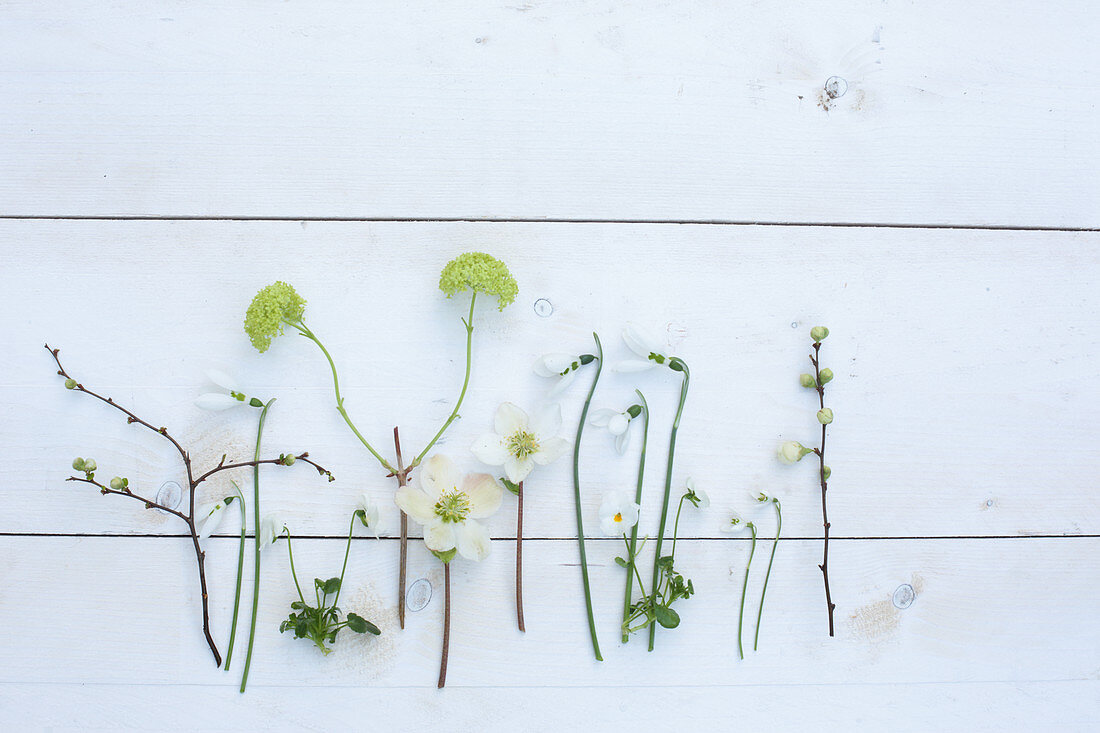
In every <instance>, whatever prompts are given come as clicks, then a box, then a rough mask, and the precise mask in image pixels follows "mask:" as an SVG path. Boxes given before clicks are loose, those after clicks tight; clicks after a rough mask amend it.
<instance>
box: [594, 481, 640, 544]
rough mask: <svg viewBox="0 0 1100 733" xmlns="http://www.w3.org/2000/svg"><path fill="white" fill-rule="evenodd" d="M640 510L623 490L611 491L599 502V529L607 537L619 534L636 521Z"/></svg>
mask: <svg viewBox="0 0 1100 733" xmlns="http://www.w3.org/2000/svg"><path fill="white" fill-rule="evenodd" d="M640 510H641V507H640V506H639V505H637V504H635V503H634V501H633V499H632V497H631V496H630V495H629V494H627V493H626V492H625V491H613V492H611V493H610V494H608V495H607V496H605V497H604V499H603V501H602V502H601V503H600V529H601V530H602V531H603V533H604V534H606V535H607V536H609V537H614V536H617V535H621V534H623V533H624V532H626V530H628V529H630V528H631V527H633V526H634V525H635V524H637V523H638V515H639V511H640Z"/></svg>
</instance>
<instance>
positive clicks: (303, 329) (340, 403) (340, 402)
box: [286, 321, 396, 473]
mask: <svg viewBox="0 0 1100 733" xmlns="http://www.w3.org/2000/svg"><path fill="white" fill-rule="evenodd" d="M286 323H287V324H288V325H291V326H293V327H294V328H296V329H298V331H299V332H300V333H301V334H302V335H303V336H305V337H306V338H308V339H309V340H310V341H312V342H313V343H315V344H317V347H318V348H319V349H321V353H323V354H324V355H325V358H326V359H327V360H328V366H329V369H331V370H332V387H333V391H334V392H335V393H336V409H337V411H339V413H340V415H341V417H343V418H344V422H346V423H347V424H348V427H349V428H351V432H353V433H355V437H356V438H359V442H360V443H362V444H363V445H364V446H366V448H367V450H369V451H370V452H371V455H373V456H374V457H375V458H376V459H377V460H378V462H379V463H381V464H382V468H384V469H386V470H387V471H389V472H390V473H396V471H395V470H394V467H393V466H391V465H390V462H389V461H387V460H386V459H385V458H383V457H382V456H381V454H380V453H379V452H378V451H376V450H375V449H374V446H372V445H371V444H370V443H369V442H368V441H367V439H366V438H364V437H363V434H362V433H360V432H359V429H358V428H357V427H355V423H353V422H352V421H351V417H349V416H348V411H347V410H345V409H344V398H343V397H341V396H340V377H338V376H337V375H336V363H335V362H333V360H332V355H331V354H329V353H328V349H326V348H325V345H324V344H322V343H321V340H320V339H318V338H317V336H316V335H315V334H314V333H313V331H310V330H309V328H308V327H307V326H306V324H305V322H304V321H303V322H299V323H291V322H290V321H286Z"/></svg>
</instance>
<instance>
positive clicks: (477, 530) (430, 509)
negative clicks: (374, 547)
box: [394, 455, 504, 560]
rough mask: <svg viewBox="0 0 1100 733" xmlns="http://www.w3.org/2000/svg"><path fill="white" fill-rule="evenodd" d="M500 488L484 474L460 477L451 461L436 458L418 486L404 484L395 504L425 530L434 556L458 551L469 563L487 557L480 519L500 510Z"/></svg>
mask: <svg viewBox="0 0 1100 733" xmlns="http://www.w3.org/2000/svg"><path fill="white" fill-rule="evenodd" d="M503 496H504V489H503V488H502V487H501V485H500V484H499V483H498V482H497V480H496V479H494V478H493V477H492V476H490V475H489V474H487V473H470V474H466V476H465V477H463V476H462V475H461V474H459V472H458V468H457V467H456V466H455V464H454V462H452V461H451V459H450V458H447V457H446V456H442V455H434V456H432V457H431V458H429V459H428V461H427V462H426V463H425V464H424V468H423V469H422V470H421V472H420V488H419V489H414V488H413V487H411V486H402V487H401V488H400V489H398V490H397V494H396V496H395V497H394V502H395V503H396V504H397V506H398V507H400V509H401V511H403V512H405V513H406V514H408V515H409V516H410V517H412V518H413V519H415V520H416V521H417V522H418V523H420V524H421V525H423V527H424V544H425V545H426V546H427V547H428V549H429V550H432V551H433V552H437V553H442V552H449V551H450V550H455V549H457V550H458V554H460V555H462V556H463V557H465V558H467V559H470V560H484V559H485V558H486V557H488V556H489V549H490V542H489V530H487V529H485V527H484V526H482V525H481V524H480V523H479V522H477V521H475V520H478V519H485V518H486V517H489V516H491V515H492V514H493V513H494V512H495V511H496V510H497V509H499V508H500V503H501V500H502V498H503Z"/></svg>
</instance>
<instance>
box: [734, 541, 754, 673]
mask: <svg viewBox="0 0 1100 733" xmlns="http://www.w3.org/2000/svg"><path fill="white" fill-rule="evenodd" d="M749 530H751V531H752V546H751V547H750V548H749V561H748V562H747V563H745V582H744V583H743V584H742V585H741V613H740V614H738V616H737V653H738V654H740V655H741V658H742V659H744V658H745V650H744V648H743V647H742V646H741V628H742V626H744V623H745V593H746V592H747V591H748V589H749V568H751V567H752V556H753V553H754V552H756V525H755V524H753V523H752V522H749Z"/></svg>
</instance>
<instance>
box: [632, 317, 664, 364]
mask: <svg viewBox="0 0 1100 733" xmlns="http://www.w3.org/2000/svg"><path fill="white" fill-rule="evenodd" d="M623 341H625V342H626V345H627V347H628V348H629V349H630V350H631V351H633V352H634V353H635V354H637V355H638V356H640V357H642V358H643V359H649V355H650V354H663V353H664V352H665V347H664V345H663V344H662V343H661V342H660V341H659V340H658V339H657V337H656V336H654V335H653V334H652V333H650V332H649V331H647V330H645V329H644V328H642V327H640V326H638V325H637V324H634V323H628V324H626V328H624V329H623Z"/></svg>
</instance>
